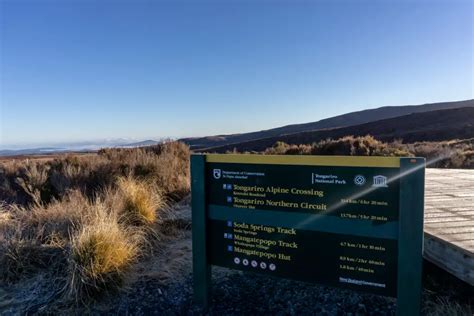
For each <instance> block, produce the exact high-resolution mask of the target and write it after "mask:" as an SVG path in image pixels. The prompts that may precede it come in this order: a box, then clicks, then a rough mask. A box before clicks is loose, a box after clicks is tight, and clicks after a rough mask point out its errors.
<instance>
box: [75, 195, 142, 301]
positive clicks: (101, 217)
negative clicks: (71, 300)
mask: <svg viewBox="0 0 474 316" xmlns="http://www.w3.org/2000/svg"><path fill="white" fill-rule="evenodd" d="M95 208H96V215H95V216H96V218H95V219H94V220H93V221H92V222H91V223H89V224H86V225H84V226H83V227H82V228H81V229H80V230H79V231H78V232H77V233H76V234H75V235H73V236H72V238H71V257H70V277H69V282H68V288H69V294H70V295H71V296H74V297H75V298H76V300H78V301H83V300H84V299H91V298H92V299H94V298H96V297H97V295H99V294H101V293H104V292H110V291H114V290H116V289H118V288H119V287H120V286H121V285H122V283H123V280H124V277H125V274H126V272H127V271H128V269H129V268H130V266H131V264H132V263H133V262H134V261H135V260H136V259H137V257H138V255H139V253H140V237H141V233H140V231H139V230H137V229H130V228H127V227H124V226H121V225H120V224H119V222H118V220H117V217H116V216H115V215H114V214H113V213H110V212H108V210H106V209H105V206H104V205H103V204H99V203H98V204H96V205H95Z"/></svg>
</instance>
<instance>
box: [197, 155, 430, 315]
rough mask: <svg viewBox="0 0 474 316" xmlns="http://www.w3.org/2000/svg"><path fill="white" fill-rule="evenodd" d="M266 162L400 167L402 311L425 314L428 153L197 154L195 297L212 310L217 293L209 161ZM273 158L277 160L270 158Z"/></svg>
mask: <svg viewBox="0 0 474 316" xmlns="http://www.w3.org/2000/svg"><path fill="white" fill-rule="evenodd" d="M213 161H214V162H215V161H218V162H224V163H242V164H246V163H252V164H258V163H266V164H269V163H270V164H275V165H295V164H296V165H306V164H310V165H319V166H334V167H344V166H349V167H351V166H352V167H398V168H399V181H400V190H399V225H398V227H399V229H398V259H397V262H398V268H397V315H419V314H420V310H421V293H422V265H423V257H422V253H423V213H424V182H425V159H424V158H412V157H374V156H311V155H304V156H297V155H275V156H274V155H253V154H251V155H245V154H192V155H191V197H192V246H193V290H194V301H195V303H196V304H198V305H200V306H201V307H202V308H203V309H204V310H207V309H208V307H209V305H210V299H211V264H210V263H209V261H208V249H207V240H206V238H207V228H208V227H207V224H208V210H207V204H206V174H205V172H206V164H207V163H209V162H213ZM268 161H271V162H268Z"/></svg>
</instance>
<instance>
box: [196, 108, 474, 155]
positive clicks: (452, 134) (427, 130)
mask: <svg viewBox="0 0 474 316" xmlns="http://www.w3.org/2000/svg"><path fill="white" fill-rule="evenodd" d="M367 134H370V135H372V136H374V137H375V138H377V139H379V140H383V141H392V140H395V139H402V140H403V142H405V143H411V142H416V141H442V140H451V139H467V138H472V137H474V107H464V108H457V109H447V110H437V111H430V112H421V113H412V114H409V115H404V116H398V117H395V118H389V119H384V120H378V121H375V122H369V123H364V124H359V125H352V126H347V127H341V128H332V129H324V130H316V131H310V132H301V133H293V134H286V135H282V136H274V137H267V138H262V139H257V140H252V141H247V142H242V143H238V144H230V145H224V146H216V147H212V148H207V149H205V151H210V152H226V151H228V150H233V149H234V148H235V149H237V150H238V151H263V150H265V149H266V148H268V147H271V146H273V145H274V144H275V143H276V142H277V141H283V142H285V143H288V144H311V143H313V142H317V141H320V140H323V139H327V138H333V139H337V138H340V137H344V136H347V135H354V136H364V135H367Z"/></svg>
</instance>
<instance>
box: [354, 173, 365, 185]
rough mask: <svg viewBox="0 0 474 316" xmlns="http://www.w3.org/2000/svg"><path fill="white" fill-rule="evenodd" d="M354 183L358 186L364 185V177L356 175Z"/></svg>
mask: <svg viewBox="0 0 474 316" xmlns="http://www.w3.org/2000/svg"><path fill="white" fill-rule="evenodd" d="M354 183H355V184H356V185H358V186H362V185H364V184H365V177H364V176H363V175H361V174H358V175H356V176H355V177H354Z"/></svg>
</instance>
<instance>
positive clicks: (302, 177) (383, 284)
mask: <svg viewBox="0 0 474 316" xmlns="http://www.w3.org/2000/svg"><path fill="white" fill-rule="evenodd" d="M424 167H425V161H424V159H423V158H395V157H342V156H265V155H214V154H211V155H193V156H192V158H191V169H192V170H191V172H192V173H191V174H192V208H193V210H192V216H193V266H194V269H193V272H194V291H195V298H196V300H197V301H198V303H200V304H203V305H204V306H205V307H206V306H207V304H208V300H209V287H210V275H211V273H210V266H211V265H217V266H222V267H228V268H231V269H238V270H242V271H252V272H257V273H263V274H267V275H271V276H278V277H283V278H289V279H295V280H302V281H306V282H312V283H318V284H324V285H329V286H336V287H342V288H347V289H352V290H357V291H364V292H370V293H374V294H379V295H384V296H391V297H397V298H398V302H397V304H398V312H399V314H400V315H409V314H412V313H417V311H419V306H420V295H421V264H422V244H423V194H424V193H423V192H424ZM243 290H245V289H243Z"/></svg>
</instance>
